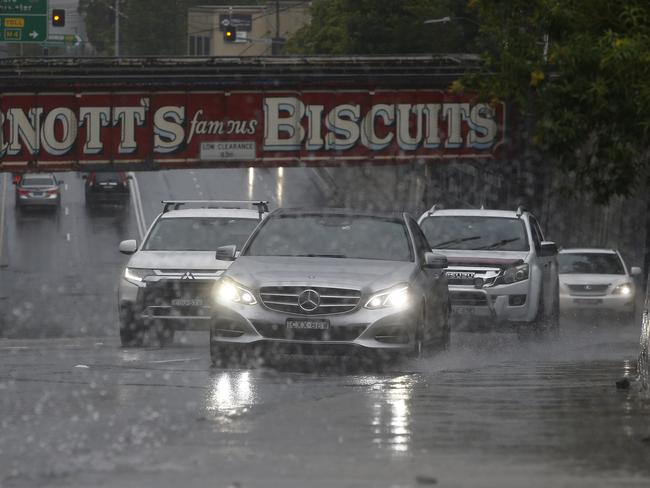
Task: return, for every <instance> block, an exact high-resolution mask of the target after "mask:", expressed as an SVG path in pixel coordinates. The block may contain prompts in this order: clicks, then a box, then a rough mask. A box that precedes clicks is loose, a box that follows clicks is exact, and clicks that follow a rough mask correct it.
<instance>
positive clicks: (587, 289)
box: [567, 284, 610, 295]
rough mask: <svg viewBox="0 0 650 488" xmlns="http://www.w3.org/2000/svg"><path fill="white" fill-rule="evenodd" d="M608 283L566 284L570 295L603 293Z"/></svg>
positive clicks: (605, 291)
mask: <svg viewBox="0 0 650 488" xmlns="http://www.w3.org/2000/svg"><path fill="white" fill-rule="evenodd" d="M609 286H610V284H606V285H602V284H599V285H590V284H587V285H567V287H568V288H569V291H571V294H572V295H605V294H606V293H607V289H608V288H609Z"/></svg>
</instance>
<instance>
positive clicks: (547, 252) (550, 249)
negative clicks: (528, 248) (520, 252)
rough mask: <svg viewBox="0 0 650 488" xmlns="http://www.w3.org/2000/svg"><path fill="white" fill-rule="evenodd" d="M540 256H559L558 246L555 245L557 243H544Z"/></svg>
mask: <svg viewBox="0 0 650 488" xmlns="http://www.w3.org/2000/svg"><path fill="white" fill-rule="evenodd" d="M539 255H540V256H541V257H549V256H555V255H557V244H555V242H550V241H544V242H542V245H541V250H540V252H539Z"/></svg>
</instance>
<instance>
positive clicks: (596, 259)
mask: <svg viewBox="0 0 650 488" xmlns="http://www.w3.org/2000/svg"><path fill="white" fill-rule="evenodd" d="M558 260H559V267H560V270H559V271H560V275H559V276H560V310H561V312H562V313H564V314H566V313H574V314H577V313H580V312H595V313H596V314H602V313H603V312H611V313H615V314H617V315H620V316H622V317H624V318H625V319H632V318H633V317H634V313H635V306H634V305H635V299H636V297H635V294H636V286H635V284H634V279H633V277H634V276H636V275H639V274H641V268H638V267H632V268H630V269H628V267H627V266H626V264H625V261H624V260H623V258H622V257H621V254H620V253H619V252H618V251H617V250H615V249H593V248H590V249H563V250H561V251H560V253H559V255H558Z"/></svg>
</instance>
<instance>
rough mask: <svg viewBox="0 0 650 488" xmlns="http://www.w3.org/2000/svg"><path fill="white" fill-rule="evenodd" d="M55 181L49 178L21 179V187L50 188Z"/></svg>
mask: <svg viewBox="0 0 650 488" xmlns="http://www.w3.org/2000/svg"><path fill="white" fill-rule="evenodd" d="M55 184H56V183H55V180H54V178H52V177H51V176H38V177H23V179H22V181H21V186H52V185H55Z"/></svg>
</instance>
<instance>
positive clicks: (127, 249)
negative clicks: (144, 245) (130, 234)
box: [119, 239, 138, 254]
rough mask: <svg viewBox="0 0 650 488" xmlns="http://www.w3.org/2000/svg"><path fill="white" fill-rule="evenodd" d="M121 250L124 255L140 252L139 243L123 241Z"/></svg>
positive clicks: (131, 240)
mask: <svg viewBox="0 0 650 488" xmlns="http://www.w3.org/2000/svg"><path fill="white" fill-rule="evenodd" d="M119 250H120V252H121V253H122V254H133V253H135V252H136V251H137V250H138V242H137V241H136V240H135V239H128V240H126V241H122V242H120V247H119Z"/></svg>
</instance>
